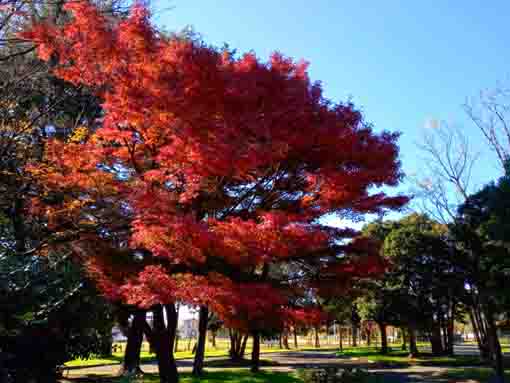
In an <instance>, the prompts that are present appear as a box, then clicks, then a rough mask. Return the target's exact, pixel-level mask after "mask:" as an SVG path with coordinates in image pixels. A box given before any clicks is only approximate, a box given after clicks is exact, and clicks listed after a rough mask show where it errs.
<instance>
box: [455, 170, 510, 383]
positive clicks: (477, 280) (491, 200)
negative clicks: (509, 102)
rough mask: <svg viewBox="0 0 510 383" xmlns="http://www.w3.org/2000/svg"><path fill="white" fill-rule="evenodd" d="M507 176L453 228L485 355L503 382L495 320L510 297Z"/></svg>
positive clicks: (478, 197)
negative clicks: (509, 280) (508, 284)
mask: <svg viewBox="0 0 510 383" xmlns="http://www.w3.org/2000/svg"><path fill="white" fill-rule="evenodd" d="M509 180H510V179H509V177H508V173H507V175H505V176H504V177H502V178H500V179H499V180H498V182H497V183H493V184H489V185H487V186H485V187H484V188H483V189H482V190H481V191H479V192H478V193H475V194H473V195H472V196H470V197H469V198H468V199H467V201H466V202H465V203H464V204H463V205H462V206H461V207H460V208H459V212H458V217H457V219H456V220H455V222H454V224H453V225H452V226H451V231H452V234H453V235H454V238H455V240H456V243H457V246H458V248H459V250H460V251H461V252H462V255H463V257H464V260H465V268H466V273H467V287H468V291H469V302H468V303H469V304H470V308H471V311H470V316H471V318H472V323H473V327H474V329H475V333H476V335H477V338H478V339H477V340H478V341H479V343H480V345H481V350H482V352H483V354H482V355H485V356H486V357H488V359H490V360H491V361H492V363H493V365H494V368H495V371H496V375H497V377H498V379H500V380H501V381H503V379H504V377H503V364H502V354H501V346H500V343H499V339H498V335H497V329H496V320H497V318H498V316H499V315H500V314H501V313H503V312H507V311H508V307H509V306H508V303H509V296H508V294H507V289H505V288H504V281H505V280H506V279H507V278H508V270H509V263H508V260H509V259H510V258H509V254H508V246H507V238H508V233H509V231H508V229H509V226H508V222H509V220H508V218H509V212H510V205H509V201H510V199H509V196H510V181H509Z"/></svg>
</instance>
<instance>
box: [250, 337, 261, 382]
mask: <svg viewBox="0 0 510 383" xmlns="http://www.w3.org/2000/svg"><path fill="white" fill-rule="evenodd" d="M259 369H260V334H259V333H258V332H256V331H255V332H253V348H252V351H251V372H258V371H259Z"/></svg>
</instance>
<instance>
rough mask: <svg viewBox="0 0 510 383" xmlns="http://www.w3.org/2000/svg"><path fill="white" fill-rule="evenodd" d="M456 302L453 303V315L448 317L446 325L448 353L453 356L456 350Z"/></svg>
mask: <svg viewBox="0 0 510 383" xmlns="http://www.w3.org/2000/svg"><path fill="white" fill-rule="evenodd" d="M454 326H455V304H453V305H452V312H451V315H449V317H448V323H447V326H446V334H447V336H446V339H447V341H448V344H447V345H446V350H445V352H446V354H447V355H450V356H453V354H454V352H455V350H454V343H455V327H454Z"/></svg>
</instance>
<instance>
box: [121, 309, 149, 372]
mask: <svg viewBox="0 0 510 383" xmlns="http://www.w3.org/2000/svg"><path fill="white" fill-rule="evenodd" d="M146 314H147V312H146V311H145V310H137V311H136V312H135V314H134V317H133V321H132V322H131V326H129V329H128V334H127V345H126V350H125V351H124V361H123V362H122V368H121V370H120V374H121V375H126V376H131V375H138V374H141V373H142V370H141V369H140V351H141V349H142V342H143V326H144V324H145V316H146Z"/></svg>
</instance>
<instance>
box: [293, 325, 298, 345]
mask: <svg viewBox="0 0 510 383" xmlns="http://www.w3.org/2000/svg"><path fill="white" fill-rule="evenodd" d="M293 332H294V348H299V345H298V341H297V330H296V327H294V328H293Z"/></svg>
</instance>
